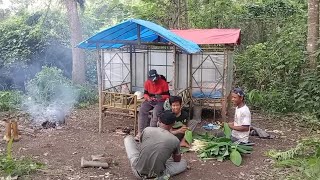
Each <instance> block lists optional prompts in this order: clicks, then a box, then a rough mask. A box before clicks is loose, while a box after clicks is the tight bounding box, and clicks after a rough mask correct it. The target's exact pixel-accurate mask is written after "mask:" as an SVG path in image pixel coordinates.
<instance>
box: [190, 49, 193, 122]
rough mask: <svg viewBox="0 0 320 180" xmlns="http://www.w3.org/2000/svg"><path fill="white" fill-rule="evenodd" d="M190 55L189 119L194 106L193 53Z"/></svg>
mask: <svg viewBox="0 0 320 180" xmlns="http://www.w3.org/2000/svg"><path fill="white" fill-rule="evenodd" d="M189 56H190V60H189V61H190V62H189V76H190V77H189V96H190V97H189V98H190V103H189V119H190V117H191V110H192V107H193V100H192V76H193V75H192V73H193V72H192V54H190V55H189Z"/></svg>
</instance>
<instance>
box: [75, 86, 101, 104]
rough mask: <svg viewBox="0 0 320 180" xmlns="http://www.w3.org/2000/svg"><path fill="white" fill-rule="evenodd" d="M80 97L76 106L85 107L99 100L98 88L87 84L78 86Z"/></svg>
mask: <svg viewBox="0 0 320 180" xmlns="http://www.w3.org/2000/svg"><path fill="white" fill-rule="evenodd" d="M77 92H78V98H77V103H76V107H79V108H83V107H87V106H88V105H90V104H94V103H96V102H97V101H98V92H97V90H96V88H92V87H90V86H87V85H83V86H80V85H78V86H77Z"/></svg>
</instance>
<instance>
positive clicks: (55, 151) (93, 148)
mask: <svg viewBox="0 0 320 180" xmlns="http://www.w3.org/2000/svg"><path fill="white" fill-rule="evenodd" d="M252 117H253V119H252V123H253V125H255V126H258V127H260V128H262V129H266V130H268V131H273V133H272V134H274V135H276V138H275V139H259V138H257V137H250V138H251V141H252V142H254V143H255V146H254V152H253V154H251V155H247V156H245V157H244V161H243V164H242V165H241V166H240V167H236V166H234V165H233V164H232V163H231V161H224V162H217V161H215V160H211V161H206V162H204V161H201V160H200V159H198V158H197V156H196V154H194V153H193V152H189V153H186V154H183V158H185V159H187V161H188V163H189V167H190V168H189V169H188V170H187V171H186V172H184V173H182V174H180V175H178V176H175V177H173V178H172V179H173V180H183V179H191V180H193V179H196V180H209V179H210V180H211V179H215V180H220V179H224V180H225V179H230V180H232V179H279V177H280V176H279V172H278V171H274V169H273V166H272V160H271V159H270V158H268V157H267V156H265V152H266V151H267V150H269V149H286V148H288V147H292V146H294V145H295V142H296V140H297V139H299V138H300V137H301V136H303V134H305V132H306V130H305V129H302V128H298V127H291V123H283V122H282V123H280V121H279V120H277V119H268V118H265V117H262V116H261V115H259V114H256V113H252ZM199 126H200V125H199ZM123 127H131V128H132V127H133V119H130V118H123V117H120V116H114V115H108V116H107V117H106V118H105V119H104V133H101V134H99V133H98V113H97V106H91V107H89V108H86V109H77V110H75V111H73V112H72V114H71V115H70V116H69V117H68V118H67V120H66V124H65V125H64V126H62V127H61V128H58V129H42V130H38V131H36V132H35V133H34V135H30V134H25V133H22V139H21V140H20V141H19V142H15V143H14V145H13V151H14V156H15V157H31V158H33V159H34V160H37V161H39V162H42V163H44V164H45V166H46V167H45V169H43V170H40V171H38V172H36V173H35V174H32V175H30V176H24V177H21V178H19V179H32V180H46V179H61V180H64V179H68V180H77V179H95V180H98V179H99V180H102V179H123V180H124V179H135V177H134V176H133V174H132V172H131V169H130V166H129V161H128V159H127V157H126V153H125V149H124V145H123V138H124V136H123V135H120V134H118V133H116V129H117V128H123ZM3 132H4V131H3V129H1V135H3ZM5 148H6V144H5V143H4V142H1V144H0V150H1V151H2V152H4V151H5ZM103 153H104V154H106V155H107V157H108V161H109V163H110V164H111V167H110V168H109V169H99V168H85V169H83V168H80V159H81V157H85V159H89V158H90V155H95V154H103Z"/></svg>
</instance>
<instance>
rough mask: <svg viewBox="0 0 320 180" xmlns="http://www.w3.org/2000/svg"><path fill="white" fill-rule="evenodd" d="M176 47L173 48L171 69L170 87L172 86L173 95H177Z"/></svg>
mask: <svg viewBox="0 0 320 180" xmlns="http://www.w3.org/2000/svg"><path fill="white" fill-rule="evenodd" d="M176 51H177V49H176V46H173V53H172V54H173V62H172V68H173V77H172V81H173V82H172V86H173V95H176V94H177V89H176V77H177V76H176V73H177V72H176Z"/></svg>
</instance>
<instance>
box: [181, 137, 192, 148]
mask: <svg viewBox="0 0 320 180" xmlns="http://www.w3.org/2000/svg"><path fill="white" fill-rule="evenodd" d="M180 147H187V148H189V147H190V145H189V144H188V143H187V142H186V141H185V140H184V139H182V140H181V142H180Z"/></svg>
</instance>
